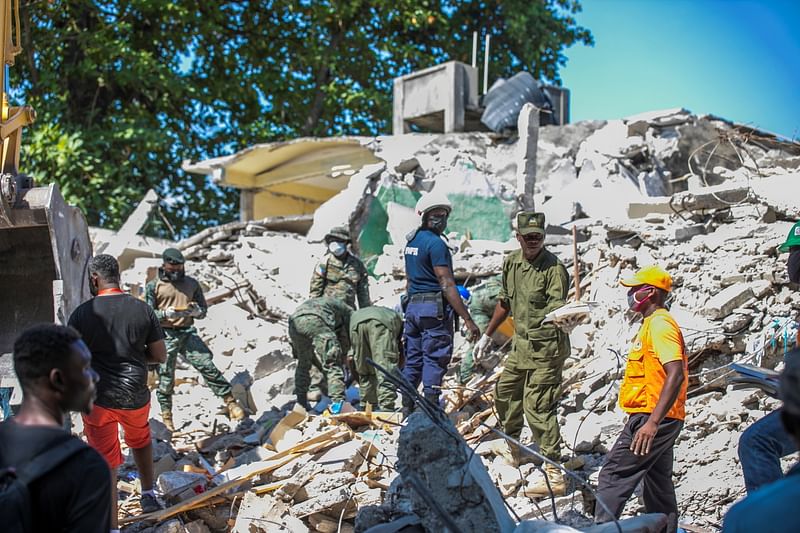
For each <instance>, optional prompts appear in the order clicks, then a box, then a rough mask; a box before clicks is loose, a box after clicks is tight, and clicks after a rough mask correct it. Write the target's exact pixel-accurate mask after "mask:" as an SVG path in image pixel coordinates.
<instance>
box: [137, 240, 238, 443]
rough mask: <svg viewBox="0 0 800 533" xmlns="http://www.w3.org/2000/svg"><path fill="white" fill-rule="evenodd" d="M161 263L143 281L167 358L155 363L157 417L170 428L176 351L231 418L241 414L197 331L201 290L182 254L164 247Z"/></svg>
mask: <svg viewBox="0 0 800 533" xmlns="http://www.w3.org/2000/svg"><path fill="white" fill-rule="evenodd" d="M162 258H163V260H164V264H163V265H162V266H161V268H159V270H158V277H157V278H156V279H154V280H152V281H151V282H150V283H148V284H147V287H146V289H145V299H146V300H147V303H148V304H149V305H150V307H152V308H153V309H154V310H155V314H156V317H157V318H158V319H159V321H160V322H161V327H162V328H163V330H164V334H165V336H166V337H165V339H164V341H165V342H166V345H167V360H166V362H165V363H163V364H161V365H159V367H158V390H157V391H156V398H158V403H159V404H160V405H161V418H162V420H163V421H164V425H165V426H167V428H168V429H169V430H170V431H174V430H175V428H174V424H173V421H172V392H173V390H174V389H175V364H176V361H177V359H178V354H179V353H183V354H184V356H185V357H186V359H187V360H188V361H189V363H190V364H191V365H192V366H193V367H194V368H195V369H196V370H197V371H198V372H200V375H201V376H203V378H204V379H205V380H206V383H207V384H208V386H209V388H210V389H211V390H212V391H213V392H214V394H216V395H217V396H219V397H220V398H222V399H223V401H224V402H225V404H226V406H227V409H228V416H229V418H231V420H241V419H242V418H244V410H242V408H241V407H240V406H239V405H238V404H237V403H236V400H235V399H234V397H233V395H232V394H231V384H230V383H229V382H228V380H227V379H225V376H223V375H222V372H220V371H219V369H218V368H217V367H216V366H215V365H214V362H213V361H212V357H213V355H212V354H211V350H209V349H208V347H207V346H206V345H205V343H204V342H203V340H202V339H201V338H200V337H199V336H198V335H197V330H196V329H195V327H194V319H195V318H203V317H205V316H206V311H207V310H208V306H207V305H206V300H205V298H204V297H203V290H202V289H201V288H200V284H199V283H198V282H197V280H195V279H194V278H191V277H189V276H186V275H185V273H184V267H183V264H184V262H185V260H184V258H183V254H181V252H180V251H179V250H177V249H175V248H167V249H166V250H164V254H163V256H162Z"/></svg>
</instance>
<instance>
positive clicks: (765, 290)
mask: <svg viewBox="0 0 800 533" xmlns="http://www.w3.org/2000/svg"><path fill="white" fill-rule="evenodd" d="M750 288H751V289H753V294H754V295H755V297H756V298H758V299H759V300H760V299H762V298H763V297H765V296H766V295H767V294H769V293H770V292H771V291H772V283H770V282H769V281H767V280H763V279H760V280H757V281H754V282H753V283H751V284H750Z"/></svg>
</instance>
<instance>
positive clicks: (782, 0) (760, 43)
mask: <svg viewBox="0 0 800 533" xmlns="http://www.w3.org/2000/svg"><path fill="white" fill-rule="evenodd" d="M581 4H582V6H583V11H582V12H581V13H579V14H578V15H577V20H578V23H579V24H581V25H583V26H585V27H587V28H589V29H590V30H591V31H592V33H593V34H594V38H595V46H594V47H587V46H573V47H572V48H569V49H568V50H567V51H566V55H567V57H568V62H567V65H566V67H564V68H562V70H561V77H562V80H563V83H564V86H565V87H567V88H569V89H570V90H571V105H572V109H571V120H572V121H573V122H576V121H579V120H586V119H612V118H621V117H624V116H627V115H631V114H634V113H639V112H642V111H650V110H655V109H663V108H670V107H685V108H687V109H689V110H691V111H692V112H694V113H697V114H703V113H711V114H715V115H719V116H721V117H724V118H727V119H730V120H733V121H736V122H740V123H744V124H748V125H751V126H754V127H758V128H761V129H764V130H767V131H771V132H773V133H777V134H780V135H782V136H784V137H788V138H795V139H800V0H761V1H755V0H750V1H743V0H581Z"/></svg>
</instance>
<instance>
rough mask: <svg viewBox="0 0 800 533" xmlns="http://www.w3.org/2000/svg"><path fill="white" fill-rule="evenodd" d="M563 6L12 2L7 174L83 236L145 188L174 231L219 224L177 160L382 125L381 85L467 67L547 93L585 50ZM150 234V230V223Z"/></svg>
mask: <svg viewBox="0 0 800 533" xmlns="http://www.w3.org/2000/svg"><path fill="white" fill-rule="evenodd" d="M579 10H580V5H579V3H578V2H577V1H567V0H495V1H488V0H485V1H479V0H463V1H456V0H451V1H437V0H391V1H390V0H372V1H362V0H341V1H333V0H262V1H253V2H248V1H222V0H207V1H203V2H196V1H194V0H191V1H188V0H177V1H167V0H103V1H96V0H95V1H93V0H49V1H44V0H22V13H21V19H22V24H23V29H22V33H23V35H22V42H23V47H24V52H23V55H22V56H20V57H18V59H17V66H15V67H13V68H12V70H11V85H12V88H14V92H13V93H12V95H13V97H14V98H13V100H14V103H26V104H30V105H32V106H34V108H35V109H36V110H37V113H38V120H37V122H36V123H35V124H34V125H33V126H32V127H30V128H29V129H28V130H27V131H26V135H25V137H24V140H23V153H22V160H21V168H22V169H23V171H25V172H27V173H29V174H31V175H34V176H35V177H36V178H37V179H38V180H39V182H40V183H47V182H50V181H55V182H57V183H59V184H60V186H61V188H62V190H63V191H64V193H65V196H66V197H67V199H68V200H69V201H70V202H73V203H76V204H77V205H80V206H81V207H82V208H83V209H84V211H85V213H86V214H87V217H88V219H89V222H90V223H91V224H101V225H104V226H108V227H116V226H118V225H119V224H120V223H121V222H122V221H123V220H124V219H125V217H126V216H127V215H128V214H129V213H130V211H131V210H132V209H133V207H134V206H135V204H136V202H137V201H138V200H139V199H140V198H141V196H142V195H143V193H144V192H145V191H146V190H147V189H148V188H149V187H155V188H156V189H157V190H158V192H159V193H160V194H161V195H162V197H164V198H165V203H166V204H167V205H168V209H167V217H168V218H169V219H170V220H172V221H173V223H174V225H175V226H176V227H177V228H180V232H181V233H182V234H184V235H185V234H188V233H191V232H193V231H195V230H196V229H198V228H199V227H201V226H203V225H206V224H209V223H216V222H220V221H225V220H230V219H233V218H235V216H236V212H237V205H236V196H235V194H234V193H233V192H232V191H230V190H222V189H220V188H218V187H215V186H213V184H211V183H210V182H209V181H208V180H207V179H206V178H204V177H202V176H195V175H187V174H185V173H183V172H182V171H181V170H180V164H181V161H182V160H184V159H191V160H198V159H202V158H206V157H214V156H219V155H225V154H228V153H231V152H233V151H235V150H238V149H241V148H243V147H245V146H247V145H249V144H252V143H256V142H270V141H276V140H281V139H287V138H292V137H296V136H305V135H316V136H321V135H340V134H353V135H362V134H365V135H369V134H377V133H381V132H386V131H387V130H388V128H389V125H390V123H391V99H392V91H391V84H392V78H394V77H395V76H398V75H402V74H405V73H408V72H411V71H413V70H415V69H419V68H424V67H427V66H431V65H435V64H437V63H439V62H441V61H446V60H450V59H458V60H461V61H467V62H468V61H469V60H470V56H471V53H472V32H473V31H475V30H478V31H481V32H482V33H481V42H482V39H483V36H484V35H485V32H486V31H489V32H491V34H492V49H491V52H492V54H491V62H492V64H491V74H492V78H495V77H497V76H510V75H512V74H514V73H515V72H516V71H519V70H522V69H527V70H529V71H530V72H531V73H532V74H533V75H534V76H535V77H543V78H546V79H549V80H551V81H554V82H558V81H559V78H558V69H559V67H560V66H562V65H564V63H565V61H566V58H565V56H564V50H565V49H566V48H567V47H568V46H570V45H572V44H576V43H583V44H592V36H591V34H590V33H589V31H588V30H586V29H585V28H582V27H580V26H578V25H577V23H576V22H575V19H574V18H573V16H574V14H575V13H577V12H578V11H579ZM154 229H155V231H157V232H161V233H163V232H164V228H163V227H161V228H159V227H157V226H155V227H154Z"/></svg>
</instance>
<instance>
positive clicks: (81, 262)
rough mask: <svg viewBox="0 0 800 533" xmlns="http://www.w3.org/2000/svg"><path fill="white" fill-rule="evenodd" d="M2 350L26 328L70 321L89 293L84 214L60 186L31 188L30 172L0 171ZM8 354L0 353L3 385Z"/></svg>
mask: <svg viewBox="0 0 800 533" xmlns="http://www.w3.org/2000/svg"><path fill="white" fill-rule="evenodd" d="M0 180H1V181H0V185H2V194H0V197H1V198H0V354H6V353H11V352H12V351H13V344H14V339H16V337H17V336H18V335H19V334H20V332H22V331H23V330H24V329H26V328H28V327H30V326H32V325H34V324H37V323H42V322H50V323H53V322H56V323H60V324H66V322H67V320H68V319H69V315H70V313H72V311H73V310H74V309H75V308H76V307H77V306H78V305H80V304H81V303H82V302H84V301H86V300H87V299H88V298H89V297H90V293H89V287H88V279H87V277H86V266H87V263H88V262H89V258H91V256H92V245H91V241H90V240H89V228H88V226H87V224H86V219H85V218H84V217H83V213H81V211H80V210H79V209H77V208H75V207H72V206H69V205H67V204H66V202H65V201H64V198H63V197H62V196H61V192H60V191H59V189H58V186H57V185H55V184H53V185H49V186H47V187H30V185H32V183H31V180H30V179H29V178H26V177H10V176H7V175H6V176H0ZM10 360H11V358H10V357H0V380H1V381H0V387H2V386H8V383H5V384H4V383H2V381H6V378H8V377H9V375H10V374H9V371H8V368H9V365H10V364H11V361H10Z"/></svg>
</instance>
